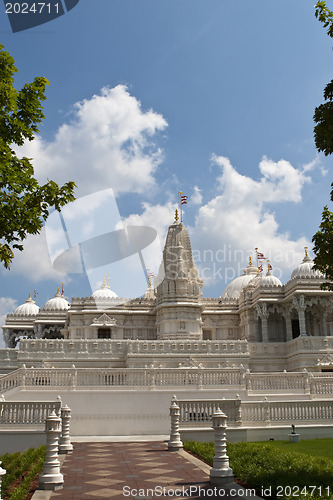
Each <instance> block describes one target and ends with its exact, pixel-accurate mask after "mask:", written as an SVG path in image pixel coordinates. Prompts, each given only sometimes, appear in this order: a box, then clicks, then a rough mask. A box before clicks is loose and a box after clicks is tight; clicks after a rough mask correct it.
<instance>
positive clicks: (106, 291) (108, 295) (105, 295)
mask: <svg viewBox="0 0 333 500" xmlns="http://www.w3.org/2000/svg"><path fill="white" fill-rule="evenodd" d="M91 297H92V298H93V299H95V300H97V299H98V300H101V299H102V300H103V299H115V298H117V297H118V295H117V294H116V293H114V292H113V291H112V290H110V287H109V286H108V285H107V284H106V283H105V280H104V281H103V283H102V284H101V287H100V288H99V289H98V290H96V291H95V292H94V293H93V294H92V296H91Z"/></svg>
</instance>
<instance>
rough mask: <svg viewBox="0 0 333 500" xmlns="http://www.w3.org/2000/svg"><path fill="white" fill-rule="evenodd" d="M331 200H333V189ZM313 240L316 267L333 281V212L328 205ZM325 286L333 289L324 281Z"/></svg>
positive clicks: (330, 284)
mask: <svg viewBox="0 0 333 500" xmlns="http://www.w3.org/2000/svg"><path fill="white" fill-rule="evenodd" d="M332 188H333V184H332ZM331 201H333V189H332V192H331ZM312 242H313V243H314V247H313V251H314V252H315V254H316V257H315V269H318V270H319V271H321V272H322V273H324V274H325V276H326V278H327V279H328V280H330V281H331V282H333V212H330V211H329V210H328V207H327V205H326V206H325V207H324V210H323V213H322V219H321V224H320V226H319V230H318V231H317V232H316V234H315V235H314V237H313V238H312ZM323 288H328V289H330V290H333V284H332V283H329V282H327V283H324V285H323Z"/></svg>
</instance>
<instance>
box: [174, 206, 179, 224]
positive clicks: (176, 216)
mask: <svg viewBox="0 0 333 500" xmlns="http://www.w3.org/2000/svg"><path fill="white" fill-rule="evenodd" d="M175 222H179V215H178V208H176V212H175Z"/></svg>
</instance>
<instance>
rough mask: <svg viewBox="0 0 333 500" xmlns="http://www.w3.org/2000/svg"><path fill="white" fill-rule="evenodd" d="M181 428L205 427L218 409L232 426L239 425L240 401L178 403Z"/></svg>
mask: <svg viewBox="0 0 333 500" xmlns="http://www.w3.org/2000/svg"><path fill="white" fill-rule="evenodd" d="M178 405H179V408H180V424H181V426H182V427H184V428H185V427H197V426H198V427H200V426H207V425H208V424H210V422H211V420H212V415H213V414H214V412H215V411H216V410H217V409H218V408H220V410H222V411H223V412H224V413H226V414H227V415H228V418H229V421H230V422H232V424H233V425H239V424H240V423H241V411H240V408H241V400H240V399H205V400H201V399H200V400H199V399H188V400H180V401H178Z"/></svg>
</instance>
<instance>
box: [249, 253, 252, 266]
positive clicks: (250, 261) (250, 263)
mask: <svg viewBox="0 0 333 500" xmlns="http://www.w3.org/2000/svg"><path fill="white" fill-rule="evenodd" d="M249 266H252V257H251V255H250V257H249Z"/></svg>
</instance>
